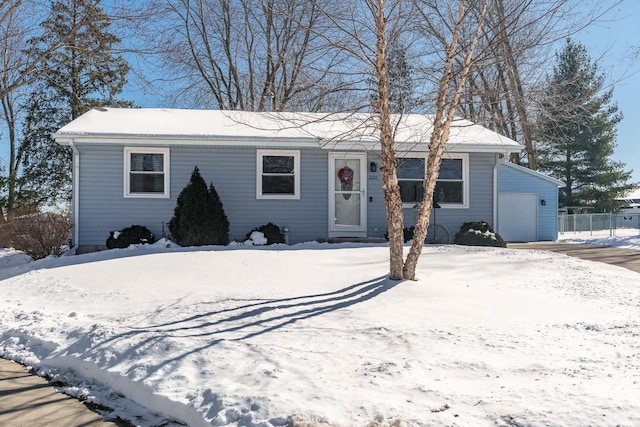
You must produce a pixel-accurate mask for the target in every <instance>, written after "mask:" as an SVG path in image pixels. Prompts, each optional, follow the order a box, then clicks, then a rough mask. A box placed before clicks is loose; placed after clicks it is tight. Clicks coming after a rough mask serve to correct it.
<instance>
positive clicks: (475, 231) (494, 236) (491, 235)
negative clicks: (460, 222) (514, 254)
mask: <svg viewBox="0 0 640 427" xmlns="http://www.w3.org/2000/svg"><path fill="white" fill-rule="evenodd" d="M467 232H469V233H473V234H477V235H480V236H484V237H488V238H490V239H492V240H496V233H492V232H490V231H489V230H487V231H485V232H482V230H475V229H473V228H470V229H469V230H467Z"/></svg>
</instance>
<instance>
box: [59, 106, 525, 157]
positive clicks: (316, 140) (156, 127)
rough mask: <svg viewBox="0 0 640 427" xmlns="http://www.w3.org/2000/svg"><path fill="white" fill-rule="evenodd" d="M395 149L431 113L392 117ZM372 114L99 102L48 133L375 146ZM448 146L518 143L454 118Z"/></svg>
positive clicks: (406, 143)
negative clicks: (110, 105) (97, 106)
mask: <svg viewBox="0 0 640 427" xmlns="http://www.w3.org/2000/svg"><path fill="white" fill-rule="evenodd" d="M393 119H394V122H395V124H396V125H397V126H396V144H397V148H398V150H400V151H401V150H407V151H427V143H428V141H429V137H430V135H431V130H432V117H431V116H427V115H418V114H409V115H403V116H394V117H393ZM375 120H376V118H375V116H373V115H369V114H347V113H339V114H338V113H335V114H327V113H258V112H246V111H221V110H182V109H156V108H141V109H134V108H100V109H93V110H90V111H89V112H87V113H85V114H83V115H82V116H80V117H79V118H77V119H76V120H74V121H72V122H71V123H69V124H67V125H66V126H64V127H63V128H61V129H60V130H58V132H56V133H55V134H54V135H53V137H54V138H55V140H56V141H57V142H58V143H60V144H63V145H68V144H70V143H71V142H87V143H90V142H93V143H123V142H125V143H129V144H132V143H144V144H147V143H155V144H158V143H163V144H169V143H170V144H190V145H193V144H197V145H256V146H263V145H273V146H298V147H304V146H309V147H319V148H325V149H356V148H359V149H370V150H371V149H373V150H375V149H379V142H378V138H377V130H376V128H377V126H376V125H375ZM447 146H448V149H449V150H450V151H489V152H505V151H508V152H515V151H521V150H522V149H523V146H522V145H520V144H518V143H517V142H516V141H514V140H512V139H510V138H507V137H504V136H502V135H500V134H498V133H496V132H493V131H491V130H489V129H486V128H484V127H482V126H480V125H476V124H474V123H472V122H470V121H468V120H464V119H458V120H456V121H455V122H454V124H453V125H452V127H451V134H450V138H449V142H448V145H447Z"/></svg>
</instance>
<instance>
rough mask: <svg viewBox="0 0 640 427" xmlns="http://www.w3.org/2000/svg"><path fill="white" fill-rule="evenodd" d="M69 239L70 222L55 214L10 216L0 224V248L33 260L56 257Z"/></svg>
mask: <svg viewBox="0 0 640 427" xmlns="http://www.w3.org/2000/svg"><path fill="white" fill-rule="evenodd" d="M70 237H71V219H70V218H69V217H68V216H66V215H62V214H59V213H53V212H38V213H30V214H24V215H11V216H10V217H8V218H5V221H4V222H0V246H2V247H11V248H14V249H16V250H19V251H23V252H24V253H26V254H27V255H29V256H30V257H31V258H33V259H41V258H45V257H47V256H49V255H60V254H61V253H62V251H63V250H64V248H65V246H66V245H67V243H68V241H69V238H70Z"/></svg>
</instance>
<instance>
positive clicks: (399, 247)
mask: <svg viewBox="0 0 640 427" xmlns="http://www.w3.org/2000/svg"><path fill="white" fill-rule="evenodd" d="M366 4H367V7H368V10H369V12H370V14H371V18H372V20H373V22H374V23H375V25H374V27H373V29H374V34H375V39H376V44H375V63H374V66H373V70H374V75H375V80H376V85H377V98H376V105H375V107H376V108H375V111H376V114H377V115H378V116H379V117H378V133H379V138H380V146H381V170H382V174H383V190H384V199H385V207H386V212H387V226H388V236H389V278H390V279H392V280H401V279H409V280H415V278H416V274H415V272H416V266H417V262H418V259H419V257H420V254H421V253H422V248H423V245H424V240H425V237H426V234H427V229H428V226H429V219H430V212H431V208H432V206H433V193H434V190H435V186H436V182H437V179H438V174H439V171H440V163H441V161H442V156H443V154H444V151H445V146H446V143H447V141H448V139H449V132H450V128H451V125H452V123H453V121H454V118H455V111H456V108H457V106H458V104H459V102H460V97H461V94H462V91H463V88H464V84H465V80H466V78H467V76H468V74H469V70H470V68H471V65H472V63H473V52H474V49H475V47H476V44H477V43H478V39H479V38H480V37H481V34H482V30H483V24H484V20H485V17H486V12H487V8H488V4H489V0H484V1H483V2H482V8H481V10H480V15H479V16H477V17H475V19H474V17H473V15H472V14H471V13H469V9H468V8H467V2H466V1H465V0H460V1H459V3H458V4H457V8H453V9H451V10H449V12H454V13H453V17H454V25H453V27H450V28H451V31H450V34H449V35H448V37H447V40H448V48H447V50H446V52H445V53H444V61H443V63H442V64H441V65H442V70H441V78H440V80H439V83H438V87H437V96H436V100H435V105H434V112H433V127H432V133H431V137H430V140H429V146H428V151H429V154H428V158H427V168H426V174H425V178H424V182H423V193H424V194H423V198H422V202H421V203H420V205H419V208H418V217H417V221H416V227H415V230H414V239H413V244H412V246H411V249H410V250H409V254H408V255H407V258H406V260H405V259H404V257H403V243H404V241H403V224H404V221H403V212H402V199H401V197H400V187H399V185H398V178H397V173H396V172H397V156H396V152H395V141H394V132H395V125H394V121H393V120H392V117H391V114H390V112H389V97H390V82H389V42H388V34H389V33H390V32H391V33H392V34H393V33H394V32H393V31H390V29H396V30H397V29H398V28H402V26H401V25H397V26H395V27H393V28H390V26H389V22H390V16H392V15H394V14H397V12H398V8H399V7H400V2H395V3H393V4H391V5H387V4H386V3H385V0H368V1H367V2H366ZM416 5H417V7H416V8H415V9H412V11H413V12H416V13H417V14H418V16H419V17H420V19H421V20H424V23H425V24H426V25H429V26H432V25H433V22H432V19H433V16H434V14H435V16H444V15H441V10H439V9H438V8H437V7H432V6H434V5H430V4H427V3H426V2H420V3H416ZM456 9H457V10H456ZM456 12H457V13H456ZM448 18H449V16H445V19H448ZM470 19H471V20H472V22H473V23H474V24H475V31H474V32H473V36H472V38H471V42H470V43H468V44H464V45H462V44H460V43H459V42H460V40H461V33H462V32H463V31H464V30H465V28H466V27H465V24H468V23H469V20H470ZM445 26H446V24H445ZM460 56H461V57H462V67H459V68H456V67H455V65H456V60H457V59H458V58H459V57H460ZM454 74H455V76H456V77H457V79H455V80H454Z"/></svg>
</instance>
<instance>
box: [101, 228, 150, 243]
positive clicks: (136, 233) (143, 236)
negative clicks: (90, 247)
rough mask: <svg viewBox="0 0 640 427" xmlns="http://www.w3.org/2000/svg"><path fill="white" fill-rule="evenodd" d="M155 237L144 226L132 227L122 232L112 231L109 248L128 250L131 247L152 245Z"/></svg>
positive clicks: (108, 241)
mask: <svg viewBox="0 0 640 427" xmlns="http://www.w3.org/2000/svg"><path fill="white" fill-rule="evenodd" d="M153 242H155V236H154V235H153V233H152V232H151V231H149V229H148V228H147V227H145V226H143V225H132V226H131V227H127V228H124V229H122V230H120V231H112V232H110V233H109V237H108V238H107V248H109V249H114V248H128V247H129V245H139V244H150V243H153Z"/></svg>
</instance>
